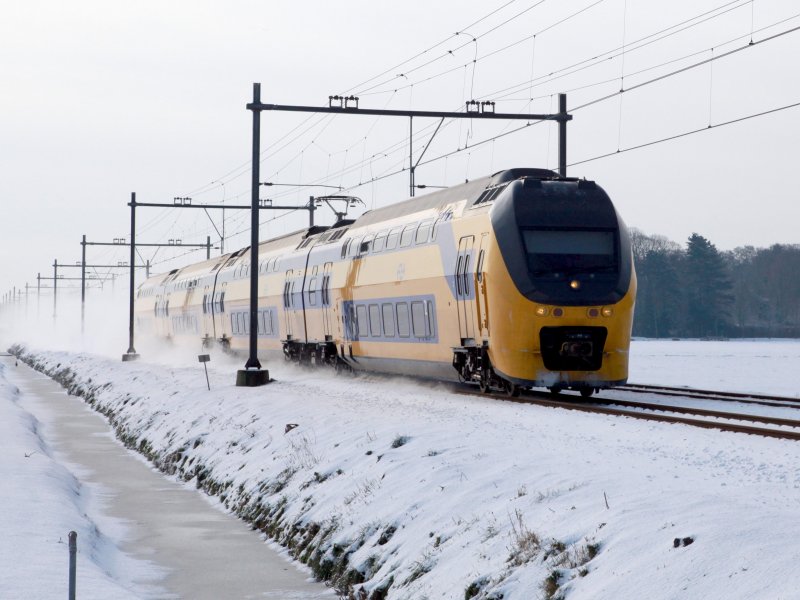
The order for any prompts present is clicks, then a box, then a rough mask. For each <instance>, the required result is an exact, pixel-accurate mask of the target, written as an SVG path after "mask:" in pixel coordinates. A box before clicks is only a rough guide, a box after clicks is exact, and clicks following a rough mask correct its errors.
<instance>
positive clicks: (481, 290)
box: [475, 233, 489, 338]
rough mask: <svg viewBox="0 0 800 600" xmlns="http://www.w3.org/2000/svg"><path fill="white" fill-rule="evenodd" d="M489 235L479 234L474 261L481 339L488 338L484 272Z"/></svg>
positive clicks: (487, 309) (476, 302)
mask: <svg viewBox="0 0 800 600" xmlns="http://www.w3.org/2000/svg"><path fill="white" fill-rule="evenodd" d="M488 246H489V234H488V233H482V234H481V242H480V244H479V245H478V258H477V260H476V261H475V308H476V313H477V317H478V323H477V333H478V335H479V336H480V337H482V338H487V337H489V303H488V301H487V299H486V273H485V271H484V265H485V259H486V251H487V249H488Z"/></svg>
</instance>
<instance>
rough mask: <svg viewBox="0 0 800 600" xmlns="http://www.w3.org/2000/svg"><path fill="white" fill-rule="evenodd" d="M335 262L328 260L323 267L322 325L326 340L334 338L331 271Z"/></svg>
mask: <svg viewBox="0 0 800 600" xmlns="http://www.w3.org/2000/svg"><path fill="white" fill-rule="evenodd" d="M332 270H333V263H332V262H327V263H325V266H324V267H323V268H322V285H321V286H320V287H321V289H322V294H321V296H322V327H323V333H324V334H325V341H330V340H331V339H333V331H332V330H333V317H332V315H331V271H332Z"/></svg>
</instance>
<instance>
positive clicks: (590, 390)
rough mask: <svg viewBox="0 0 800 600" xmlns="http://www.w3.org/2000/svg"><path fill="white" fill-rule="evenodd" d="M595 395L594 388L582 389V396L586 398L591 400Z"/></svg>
mask: <svg viewBox="0 0 800 600" xmlns="http://www.w3.org/2000/svg"><path fill="white" fill-rule="evenodd" d="M593 393H594V388H581V396H583V397H584V398H590V397H591V395H592V394H593Z"/></svg>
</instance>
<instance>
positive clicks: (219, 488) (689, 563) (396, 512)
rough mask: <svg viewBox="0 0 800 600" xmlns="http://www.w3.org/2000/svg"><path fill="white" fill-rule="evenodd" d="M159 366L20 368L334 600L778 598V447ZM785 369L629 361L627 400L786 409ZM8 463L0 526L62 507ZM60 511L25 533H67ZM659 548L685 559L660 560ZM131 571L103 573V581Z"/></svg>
mask: <svg viewBox="0 0 800 600" xmlns="http://www.w3.org/2000/svg"><path fill="white" fill-rule="evenodd" d="M178 350H179V349H173V352H172V359H171V360H172V363H171V365H166V366H165V365H164V364H157V363H148V362H146V361H145V360H142V361H140V362H135V363H122V362H120V361H119V358H118V357H115V358H114V359H108V358H103V357H100V356H97V355H90V354H84V353H75V352H53V351H46V350H36V351H30V358H32V359H33V360H35V361H37V362H38V363H39V367H40V368H42V369H45V370H47V371H48V372H50V373H56V372H59V371H61V378H62V379H64V380H65V381H66V382H67V384H68V385H70V387H71V389H73V390H74V391H81V392H82V393H84V394H85V396H86V399H87V401H89V402H91V403H92V405H93V406H94V408H96V409H101V410H103V411H104V412H106V413H107V414H109V415H111V418H112V420H113V422H114V423H115V426H116V428H117V433H118V435H121V436H122V437H123V438H124V439H126V440H127V442H128V443H129V444H130V445H133V446H137V447H141V448H142V449H144V450H145V451H146V453H148V455H149V456H150V458H152V459H154V460H155V461H156V464H158V465H159V466H161V467H162V468H164V469H166V470H167V471H170V472H172V475H171V476H172V477H179V478H181V479H184V480H186V481H188V482H189V483H191V484H193V485H197V486H198V487H202V488H203V489H206V490H207V491H212V492H216V493H217V494H218V497H219V498H220V501H221V504H220V505H221V506H224V507H227V510H230V511H233V512H237V513H239V514H242V515H245V516H248V518H251V519H255V520H256V521H257V524H258V525H259V526H260V527H262V529H264V530H269V531H270V532H271V533H272V534H273V535H274V536H275V538H276V539H277V540H278V541H279V542H281V543H282V544H284V545H288V546H290V547H291V548H292V551H293V552H294V553H295V555H296V556H298V557H306V558H307V559H308V558H309V557H310V558H311V559H312V560H310V561H309V562H317V563H319V562H320V561H322V562H323V568H321V569H320V568H319V567H318V570H326V569H325V568H324V561H325V560H329V561H331V562H330V565H329V567H328V568H327V572H328V573H329V574H330V573H331V572H335V571H336V569H337V567H338V566H339V562H340V561H341V560H342V557H347V560H348V564H349V568H350V569H358V571H359V572H360V573H361V574H362V577H363V579H364V582H363V583H357V584H355V589H359V588H362V587H363V588H364V589H365V591H367V592H372V591H373V590H377V589H380V588H381V587H382V586H386V585H387V584H388V583H389V582H391V586H390V587H389V588H388V591H389V593H388V598H390V599H409V600H410V599H414V600H420V599H424V598H429V599H433V598H453V599H461V598H464V597H465V591H466V590H467V588H468V587H469V586H470V585H471V584H474V585H473V587H472V589H471V592H473V591H474V592H475V594H476V595H475V596H474V597H476V598H499V597H501V595H502V598H503V599H504V600H513V599H526V600H528V599H531V598H546V597H547V595H546V588H545V584H546V581H547V579H548V577H551V575H552V574H553V573H554V572H556V573H557V577H556V579H557V583H558V590H557V591H556V590H553V591H556V593H558V594H563V595H564V596H565V597H566V598H569V599H570V600H572V599H591V598H612V597H613V598H615V599H634V598H635V599H639V598H643V597H647V598H652V599H661V598H663V599H668V598H670V599H671V598H675V597H687V598H748V599H750V598H786V599H788V598H795V597H797V589H798V586H799V585H800V576H798V575H797V570H796V568H795V564H794V563H795V554H796V549H797V542H796V540H795V538H796V536H795V535H794V533H793V528H792V527H791V526H790V524H791V523H793V522H794V521H795V520H796V515H797V511H798V509H800V446H798V444H797V443H795V442H791V441H785V440H774V439H765V438H760V437H756V436H748V435H744V434H737V433H723V432H719V431H715V430H702V429H696V428H691V427H688V426H683V425H669V424H663V423H653V422H645V421H639V420H636V419H632V418H620V417H613V416H601V415H594V414H582V413H579V412H576V411H564V410H560V409H550V408H543V407H537V406H529V405H524V404H519V403H514V402H505V401H498V400H492V399H486V398H481V397H480V396H471V395H464V394H459V393H455V392H454V391H453V390H452V388H450V387H446V386H443V385H437V384H433V383H425V382H409V381H404V380H400V379H391V378H384V377H379V376H374V375H372V376H360V377H357V378H351V377H349V376H345V377H336V376H335V375H333V374H332V373H328V372H324V371H309V370H302V369H298V368H294V367H292V366H289V365H285V364H278V363H275V364H270V365H269V368H270V370H271V374H272V376H273V377H275V378H276V379H277V381H276V382H275V383H272V384H270V385H269V386H265V387H262V388H253V389H246V388H236V387H234V385H233V383H234V370H235V368H237V367H239V366H240V365H239V361H238V360H236V361H232V360H231V359H229V358H226V357H224V356H221V355H217V354H214V355H212V361H211V363H209V376H210V379H211V388H212V389H211V391H208V390H207V389H206V382H205V377H204V375H203V370H202V365H200V364H199V363H197V362H196V360H197V359H196V353H195V354H190V353H186V354H185V355H184V354H182V353H180V352H179V351H178ZM143 355H144V356H145V357H146V356H148V354H147V353H145V352H143ZM798 358H800V342H798V341H797V340H793V341H763V340H758V341H756V340H751V341H742V342H738V341H737V342H702V341H650V340H637V341H635V342H634V344H633V348H632V359H631V381H634V382H637V383H659V384H665V385H692V386H696V387H704V388H711V389H727V390H732V391H742V390H747V391H752V392H759V393H775V394H782V395H789V396H795V397H796V396H797V395H798V388H797V385H796V376H795V374H794V371H795V369H796V365H797V364H798V362H797V359H798ZM65 368H69V370H70V371H69V373H64V372H63V369H65ZM0 390H2V391H1V392H0V397H2V398H8V399H9V401H8V402H2V403H0V407H2V410H3V413H2V415H0V417H2V419H1V420H0V427H2V428H3V429H2V430H1V431H2V432H3V434H5V436H6V437H9V436H10V439H12V440H14V441H13V442H12V443H11V445H10V446H7V447H9V448H11V449H16V450H22V449H23V448H27V447H30V444H32V443H33V442H34V441H35V440H36V437H35V428H33V426H32V425H30V424H29V423H27V422H26V421H25V420H24V413H23V412H22V411H21V409H20V408H19V407H18V406H17V403H16V402H15V400H14V398H15V396H14V394H13V390H10V389H9V388H8V386H6V387H3V388H0ZM294 424H296V425H297V427H287V425H294ZM287 430H288V431H287ZM26 432H27V433H26ZM26 436H28V437H26ZM28 438H30V439H28ZM26 440H27V441H26ZM26 444H27V445H26ZM6 454H7V456H5V457H4V458H3V460H4V461H6V460H8V459H9V458H8V455H11V454H14V455H16V454H19V455H21V454H22V453H21V452H16V451H15V452H7V453H6ZM29 460H30V459H24V458H18V459H15V461H16V462H14V463H11V464H9V465H6V463H5V462H4V463H3V473H10V474H11V476H12V477H14V476H15V475H19V477H20V479H17V478H16V477H15V478H14V479H13V480H14V481H18V480H21V478H22V477H27V478H30V479H28V480H27V481H26V482H25V484H20V485H16V484H15V485H14V486H13V487H12V488H11V492H12V493H11V494H10V495H7V494H4V495H3V497H2V500H0V502H2V503H3V504H2V508H4V509H5V510H3V514H4V515H8V514H13V513H14V511H18V510H19V507H20V506H25V503H26V502H27V501H28V500H27V499H28V498H29V496H30V494H29V492H28V490H31V489H37V490H39V489H41V490H42V494H40V495H42V496H44V495H45V494H50V493H54V492H52V490H51V488H55V489H56V490H61V493H60V495H59V496H57V497H58V499H59V501H60V502H64V501H65V498H67V499H70V498H71V499H72V500H70V501H71V502H73V504H72V505H74V502H75V500H74V497H75V494H74V493H70V492H69V486H67V485H66V484H65V482H68V481H69V475H68V474H67V473H66V472H64V473H61V475H59V476H58V477H53V476H52V475H50V474H49V473H48V472H41V473H39V472H37V473H32V472H28V471H27V470H26V467H28V465H29V463H27V462H25V461H29ZM49 468H50V469H53V470H56V471H58V472H59V473H60V472H61V471H59V469H61V468H62V467H60V466H59V465H57V464H50V466H49ZM69 506H71V504H69V503H67V505H66V508H64V509H63V510H61V509H58V510H57V509H55V508H53V509H51V512H47V511H45V514H49V515H50V519H51V520H53V521H60V522H63V523H66V522H67V520H66V519H65V518H64V515H63V514H62V513H65V512H69V510H71V509H70V508H69ZM10 521H12V522H10V523H4V526H5V527H10V528H11V531H12V534H13V535H14V536H15V537H16V539H18V540H19V541H18V542H16V543H19V544H21V545H22V547H24V546H25V544H28V542H27V541H26V540H27V538H26V536H24V535H23V532H22V531H17V530H16V529H17V528H21V525H19V524H17V523H15V522H14V521H13V520H10ZM70 522H71V521H70ZM54 525H58V523H57V522H56V523H55V524H54ZM314 525H318V526H319V527H318V528H317V527H316V526H314ZM36 529H42V530H44V529H46V527H45V524H43V525H42V526H41V527H37V528H36ZM61 529H64V527H61ZM87 530H88V526H87ZM59 531H60V530H59ZM79 534H81V535H84V532H79ZM676 538H677V539H679V540H681V539H684V538H691V540H692V543H691V544H690V545H683V544H681V545H679V546H678V547H674V540H675V539H676ZM306 543H308V545H307V546H306V545H305V544H306ZM53 546H54V547H55V548H56V549H55V550H53V552H54V557H53V558H52V559H51V558H49V557H46V556H44V555H42V558H41V559H38V558H37V560H36V561H27V562H26V564H25V568H30V569H31V570H33V569H36V572H37V573H39V572H41V570H42V568H43V567H42V565H43V564H48V565H49V564H59V561H62V563H63V562H64V561H65V556H66V554H65V552H64V549H63V546H58V545H57V544H53ZM4 547H5V546H4ZM29 551H30V552H34V550H32V549H31V550H29ZM595 553H596V555H594V554H595ZM315 555H316V557H317V560H316V561H315V560H314V557H315ZM3 558H5V559H6V560H5V563H4V564H10V563H11V561H12V557H10V556H3ZM16 562H18V561H16V560H14V561H13V563H14V564H16ZM21 568H22V567H21ZM130 568H132V567H131V566H129V565H126V564H123V565H120V566H118V567H116V568H114V569H111V571H112V573H115V574H118V578H121V579H124V577H122V576H124V575H125V574H126V573H128V572H129V571H128V570H129V569H130ZM341 571H342V572H343V573H346V569H341ZM17 572H20V571H17ZM98 573H99V571H98ZM56 574H57V575H58V577H59V578H60V577H61V575H62V573H61V571H59V570H58V569H56ZM98 576H99V575H98ZM4 577H5V576H4ZM0 581H2V583H0V590H1V589H3V588H2V585H3V584H4V583H5V579H3V580H0ZM59 581H60V579H59ZM342 581H343V580H342ZM350 581H351V582H352V581H353V578H352V576H351V579H350ZM101 583H102V582H101ZM101 583H98V585H101ZM112 584H113V582H112V583H108V585H112ZM100 595H101V594H98V596H100ZM0 596H2V597H6V596H5V595H4V594H2V593H0ZM111 596H113V597H125V596H124V595H123V594H118V593H116V592H114V593H112V594H111ZM29 597H36V594H33V595H31V596H29Z"/></svg>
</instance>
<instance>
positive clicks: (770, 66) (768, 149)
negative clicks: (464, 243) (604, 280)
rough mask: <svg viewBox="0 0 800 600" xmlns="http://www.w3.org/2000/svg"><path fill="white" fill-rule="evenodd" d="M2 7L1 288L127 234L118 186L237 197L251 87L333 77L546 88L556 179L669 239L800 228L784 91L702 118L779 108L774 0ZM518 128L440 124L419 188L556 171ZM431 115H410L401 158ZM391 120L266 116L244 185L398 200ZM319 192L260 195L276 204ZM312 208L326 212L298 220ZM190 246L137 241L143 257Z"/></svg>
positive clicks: (795, 16)
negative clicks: (562, 124) (560, 99)
mask: <svg viewBox="0 0 800 600" xmlns="http://www.w3.org/2000/svg"><path fill="white" fill-rule="evenodd" d="M3 12H4V16H3V19H2V21H0V64H1V65H2V73H3V93H2V94H0V139H2V144H0V193H2V202H3V209H4V210H3V213H2V215H3V216H2V219H0V239H2V253H0V291H2V293H3V294H5V293H6V292H7V291H8V290H10V289H11V288H12V286H16V287H17V288H20V287H23V288H24V286H25V284H26V283H28V284H30V285H34V286H35V284H36V276H37V273H41V274H42V276H43V277H45V276H49V277H52V272H53V269H52V264H53V261H54V260H58V261H59V262H60V263H69V264H74V263H75V262H76V261H79V260H80V256H81V255H80V250H81V248H80V240H81V236H82V235H86V236H87V240H88V241H90V242H110V241H112V240H113V239H114V238H127V236H128V233H129V227H130V226H129V213H130V211H129V209H128V207H127V202H128V201H129V199H130V194H131V192H136V193H137V200H138V201H139V202H167V203H170V202H172V199H173V198H174V197H176V196H180V197H191V198H192V202H193V203H195V204H198V203H203V202H206V203H223V202H224V203H232V204H243V203H248V202H249V198H250V189H249V185H250V183H249V182H250V172H249V160H250V153H251V131H252V125H251V123H252V117H251V114H250V112H249V111H247V110H246V108H245V105H246V103H247V102H248V101H249V100H250V99H251V97H252V85H253V83H254V82H260V83H261V86H262V101H263V102H265V103H275V104H298V105H311V106H325V105H327V103H328V97H329V96H330V95H332V94H348V95H350V94H354V95H356V96H358V98H359V105H360V106H361V107H362V108H366V107H369V108H395V109H407V108H413V109H416V110H446V111H454V110H463V107H464V104H465V102H466V101H467V100H470V99H473V98H474V99H478V100H493V101H495V102H496V103H497V104H496V110H497V111H498V112H526V113H527V112H532V113H548V112H555V111H556V108H557V101H556V94H558V93H559V92H566V93H567V94H568V108H569V111H570V112H571V113H572V114H573V115H574V119H573V121H572V122H570V124H569V126H568V163H569V164H570V167H569V169H568V175H570V176H578V177H586V178H588V179H593V180H595V181H597V182H598V183H599V184H600V185H602V186H603V187H604V188H605V189H606V190H607V191H608V192H609V194H610V195H611V197H612V199H613V200H614V202H615V204H616V206H617V207H618V210H619V211H620V213H621V214H622V216H623V218H624V219H625V221H626V222H627V223H628V224H629V225H630V226H634V227H637V228H639V229H641V230H642V231H644V232H646V233H649V234H661V235H665V236H667V237H668V238H670V239H672V240H674V241H677V242H679V243H684V242H685V240H686V239H687V238H688V237H689V235H691V234H692V233H693V232H697V233H700V234H701V235H704V236H706V237H707V238H709V239H710V240H711V241H712V242H713V243H715V244H716V245H717V247H718V248H720V249H722V250H727V249H732V248H735V247H738V246H743V245H753V246H757V247H763V246H769V245H771V244H775V243H789V244H791V243H798V242H799V241H800V240H798V234H797V231H796V224H797V223H798V221H800V207H798V203H797V199H796V198H795V197H794V196H795V194H796V192H794V191H793V188H794V186H791V185H788V186H787V184H785V176H786V174H790V173H792V172H793V171H794V169H795V168H796V163H797V159H796V156H797V154H796V152H797V151H796V140H797V139H798V138H800V107H795V108H789V109H786V110H781V111H779V112H775V113H772V114H769V115H765V116H760V117H757V118H752V119H748V120H744V121H741V122H739V123H735V124H730V125H721V124H723V123H726V122H728V121H731V120H735V119H739V118H741V117H746V116H749V115H753V114H756V113H760V112H764V111H769V110H772V109H776V108H780V107H784V106H788V105H791V104H794V103H797V102H800V80H798V78H797V77H796V76H795V75H794V74H796V73H797V72H798V64H797V63H798V61H799V60H800V58H798V57H800V31H792V30H793V28H795V27H800V8H798V6H797V5H796V3H795V2H792V1H790V0H774V1H768V0H757V1H749V0H739V1H729V0H694V1H692V2H688V1H685V0H678V1H674V2H653V1H652V0H583V1H577V0H575V1H570V2H556V1H555V0H512V1H509V0H496V1H493V2H480V3H479V2H466V3H465V2H454V1H451V0H443V1H440V2H436V3H431V2H424V3H423V2H421V1H418V0H410V1H409V2H405V3H396V2H392V3H389V2H376V1H372V2H368V1H366V0H354V1H351V2H347V3H331V2H323V1H317V0H307V1H306V2H289V1H284V0H273V1H270V2H252V1H234V2H226V3H222V2H208V1H192V2H188V1H173V2H155V1H148V0H145V1H142V2H136V3H131V2H118V1H107V0H104V1H99V0H98V1H95V0H82V1H80V2H73V3H62V2H56V1H49V0H32V1H30V2H12V3H7V5H6V6H4V11H3ZM673 26H676V27H673ZM456 32H458V33H456ZM659 32H661V33H659ZM784 32H788V33H784ZM777 34H781V35H779V36H778V37H775V38H774V39H767V38H770V36H775V35H777ZM751 39H752V41H753V42H754V43H753V44H752V45H750V44H749V42H750V40H751ZM622 48H624V52H622V51H621V49H622ZM734 50H737V51H736V52H733V53H732V54H730V55H728V56H722V55H724V54H725V53H727V52H731V51H734ZM712 57H714V58H715V60H713V61H712V62H706V63H705V64H702V65H700V66H697V67H694V68H688V69H687V70H685V71H683V72H681V73H679V74H676V75H670V76H667V77H664V78H663V79H660V80H659V81H656V82H653V83H647V82H648V81H649V80H652V79H656V78H658V77H660V76H663V75H668V74H669V73H671V72H674V71H677V70H679V69H682V68H684V67H689V66H691V65H693V64H695V63H699V62H702V61H707V60H708V59H710V58H712ZM643 83H644V84H645V85H642V86H641V87H638V88H637V87H636V86H637V85H639V84H643ZM620 89H625V90H626V92H625V93H624V94H621V95H620V94H618V92H619V90H620ZM606 96H610V97H609V98H607V99H606V100H602V101H600V102H596V103H593V104H590V105H589V106H585V107H582V105H584V104H588V103H592V102H593V101H595V100H598V99H601V98H604V97H606ZM523 123H524V122H523ZM519 125H520V122H510V121H509V122H504V121H468V120H458V121H455V120H454V121H445V122H444V124H443V125H442V128H441V129H440V131H439V132H438V133H437V135H436V136H435V137H434V138H433V140H432V141H431V143H430V146H429V147H428V149H427V151H426V152H425V155H424V157H423V160H422V161H421V163H420V166H419V168H418V170H417V176H416V180H417V183H418V184H425V185H429V186H449V185H454V184H457V183H461V182H463V181H464V180H465V179H472V178H475V177H480V176H484V175H487V174H490V173H492V172H495V171H498V170H501V169H505V168H512V167H550V168H554V167H555V166H556V160H557V158H556V157H557V132H556V128H555V126H554V125H552V124H541V123H539V124H533V125H532V126H530V127H524V128H523V129H522V130H521V131H518V132H511V130H513V129H515V128H517V127H519ZM708 125H712V126H713V127H712V128H711V129H708ZM435 126H436V121H431V120H424V119H415V121H414V144H413V150H414V158H415V160H417V159H418V158H419V156H420V153H421V152H422V151H423V148H424V147H425V145H426V144H428V142H429V140H430V139H431V138H430V136H431V134H432V133H433V129H434V128H435ZM408 130H409V124H408V120H407V119H405V118H376V117H370V116H341V115H340V116H335V117H330V116H326V115H322V114H305V113H285V112H265V113H263V115H262V133H261V139H262V155H261V156H262V162H261V179H262V181H271V182H275V183H285V184H305V185H310V184H318V185H319V184H322V185H329V186H335V187H342V188H343V190H342V192H341V193H343V194H350V195H355V196H357V197H359V198H360V199H362V200H363V203H364V207H363V208H356V209H351V211H352V212H351V214H352V215H358V214H360V212H361V211H362V210H364V209H369V208H374V207H380V206H385V205H387V204H391V203H393V202H397V201H400V200H403V199H405V198H407V197H408V191H409V190H408V173H407V171H404V170H403V169H404V168H405V169H407V166H408V151H409V148H408V143H409V142H408ZM694 130H700V131H699V132H698V133H695V134H692V135H687V136H684V137H679V138H677V139H674V140H671V141H667V142H664V143H659V144H655V145H648V146H645V147H640V148H639V147H638V146H641V145H643V144H648V143H650V142H653V141H657V140H660V139H662V138H668V137H672V136H677V135H680V134H683V133H685V132H688V131H694ZM503 133H505V134H507V135H504V136H503V137H500V138H497V139H495V140H494V141H486V140H490V139H491V138H493V137H495V136H498V135H500V134H503ZM618 150H620V152H619V153H618V152H617V151H618ZM598 156H604V157H603V158H598V159H596V160H590V159H594V158H596V157H598ZM587 161H588V162H587ZM787 188H788V189H787ZM427 191H430V190H419V191H418V193H425V192H427ZM331 192H334V193H337V192H338V190H337V189H332V188H323V187H315V188H314V187H272V188H262V192H261V194H262V198H271V199H273V200H274V201H275V202H276V204H277V203H281V204H290V205H293V206H294V205H298V204H302V203H304V202H306V201H307V199H308V197H309V196H310V195H321V194H325V193H331ZM211 219H213V223H212V220H211ZM332 221H333V213H332V212H330V211H327V209H324V210H323V211H320V212H319V213H318V214H317V222H318V223H322V224H330V223H332ZM248 222H249V215H248V214H247V213H246V211H233V210H228V211H226V214H225V219H224V232H225V237H226V240H225V248H226V249H227V250H232V249H235V248H239V247H242V246H245V245H247V244H248V243H249V230H248ZM262 222H264V225H263V226H262V237H263V238H264V239H266V238H267V237H269V236H273V235H279V234H282V233H284V232H287V231H291V230H294V229H298V228H300V227H302V226H303V225H304V224H305V223H306V222H307V215H306V214H305V213H304V212H302V211H299V212H294V213H278V212H277V211H274V212H273V211H262ZM222 230H223V219H222V215H221V214H220V211H211V216H210V217H208V216H206V214H204V212H203V211H200V210H196V209H192V210H180V209H153V208H150V209H145V208H142V209H140V210H139V212H138V214H137V238H138V241H139V242H146V243H166V242H167V240H170V239H173V240H175V239H179V240H182V241H183V242H184V243H205V240H206V236H209V235H210V236H212V241H213V242H214V243H215V244H216V245H219V238H220V235H219V233H221V232H222ZM215 252H216V253H218V252H219V250H216V251H215ZM202 258H204V253H203V252H196V251H195V252H189V251H188V250H187V249H144V248H143V249H142V251H141V260H150V261H151V263H153V271H154V272H158V271H163V270H166V269H170V268H175V267H177V266H180V265H183V264H188V263H189V262H193V261H195V260H199V259H202ZM127 259H128V255H127V251H126V249H124V248H106V247H91V248H89V252H88V254H87V261H88V262H89V263H90V264H92V263H94V264H117V263H118V262H119V261H126V260H127ZM72 271H75V272H74V273H73V272H66V271H65V273H67V274H68V275H69V276H74V275H77V269H72ZM63 285H64V286H66V285H67V283H66V282H65V283H64V284H63Z"/></svg>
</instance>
